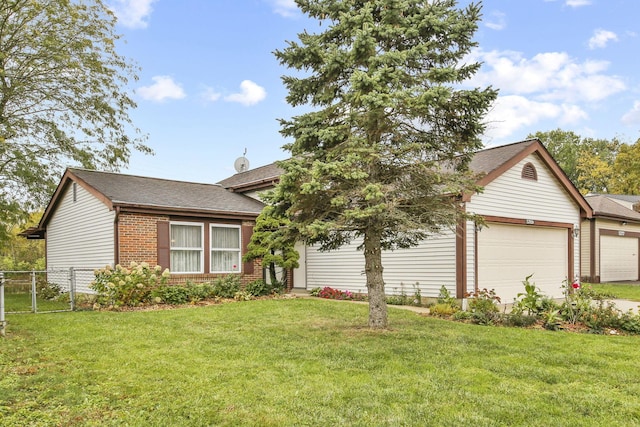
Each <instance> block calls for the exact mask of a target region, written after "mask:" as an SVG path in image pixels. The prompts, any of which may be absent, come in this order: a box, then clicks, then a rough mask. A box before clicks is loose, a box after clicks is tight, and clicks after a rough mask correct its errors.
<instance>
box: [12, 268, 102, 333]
mask: <svg viewBox="0 0 640 427" xmlns="http://www.w3.org/2000/svg"><path fill="white" fill-rule="evenodd" d="M93 279H94V273H93V270H92V269H76V268H69V269H57V270H55V269H50V270H43V271H0V333H2V334H4V328H5V325H6V318H5V315H6V314H17V313H52V312H58V311H72V310H74V309H75V308H76V303H77V300H78V295H87V294H94V293H95V292H94V291H93V290H92V289H91V288H90V287H89V285H90V284H91V281H92V280H93Z"/></svg>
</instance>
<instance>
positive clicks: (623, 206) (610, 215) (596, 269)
mask: <svg viewBox="0 0 640 427" xmlns="http://www.w3.org/2000/svg"><path fill="white" fill-rule="evenodd" d="M586 199H587V202H588V203H589V205H591V207H592V209H593V217H592V218H585V219H584V220H583V222H582V227H581V229H582V231H581V235H582V236H581V240H582V266H581V270H582V280H584V281H588V282H592V283H600V282H617V281H627V280H633V281H637V280H640V256H639V254H640V212H639V211H640V196H627V195H615V194H592V195H587V196H586Z"/></svg>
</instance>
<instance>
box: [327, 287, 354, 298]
mask: <svg viewBox="0 0 640 427" xmlns="http://www.w3.org/2000/svg"><path fill="white" fill-rule="evenodd" d="M318 296H319V297H320V298H327V299H338V300H353V299H355V296H354V295H353V293H351V292H349V291H341V290H340V289H333V288H331V287H329V286H326V287H324V288H322V290H321V291H320V292H318Z"/></svg>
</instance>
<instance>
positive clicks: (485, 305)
mask: <svg viewBox="0 0 640 427" xmlns="http://www.w3.org/2000/svg"><path fill="white" fill-rule="evenodd" d="M467 297H470V298H469V311H470V312H471V315H472V316H471V320H472V321H473V322H474V323H477V324H479V325H492V324H494V323H495V321H496V320H498V319H499V317H500V315H499V311H500V310H499V309H498V305H497V304H499V303H500V297H499V296H498V295H496V291H495V290H494V289H491V290H487V289H486V288H485V289H482V290H481V291H477V292H474V293H471V294H467Z"/></svg>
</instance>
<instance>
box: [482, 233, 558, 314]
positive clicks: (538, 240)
mask: <svg viewBox="0 0 640 427" xmlns="http://www.w3.org/2000/svg"><path fill="white" fill-rule="evenodd" d="M568 253H569V249H568V234H567V230H566V229H564V228H545V227H534V226H521V225H504V224H489V227H487V228H484V229H483V230H482V231H481V232H480V233H478V287H479V288H480V289H483V288H487V289H495V291H496V294H497V295H498V296H500V298H501V299H502V302H504V303H508V302H513V300H514V298H516V297H517V295H518V293H521V292H524V286H523V285H522V282H523V281H524V279H525V278H526V277H527V276H529V275H531V274H533V277H532V278H531V281H532V282H534V283H535V284H536V286H537V287H538V288H540V289H541V290H542V292H544V293H545V294H546V295H549V296H553V297H560V296H562V285H563V282H564V281H565V280H566V279H567V273H568V270H569V268H568Z"/></svg>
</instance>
